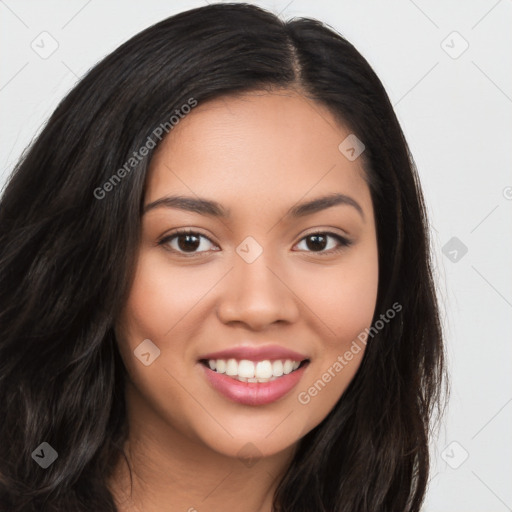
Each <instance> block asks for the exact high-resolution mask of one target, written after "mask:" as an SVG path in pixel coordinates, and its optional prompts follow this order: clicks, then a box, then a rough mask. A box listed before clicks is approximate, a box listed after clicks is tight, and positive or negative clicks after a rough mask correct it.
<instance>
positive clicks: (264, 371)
mask: <svg viewBox="0 0 512 512" xmlns="http://www.w3.org/2000/svg"><path fill="white" fill-rule="evenodd" d="M254 376H255V377H256V378H257V379H270V377H272V363H271V362H270V361H260V362H259V363H258V364H257V365H256V370H255V372H254Z"/></svg>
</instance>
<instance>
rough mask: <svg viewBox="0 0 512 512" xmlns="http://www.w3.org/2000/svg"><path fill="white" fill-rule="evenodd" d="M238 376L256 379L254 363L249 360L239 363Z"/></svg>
mask: <svg viewBox="0 0 512 512" xmlns="http://www.w3.org/2000/svg"><path fill="white" fill-rule="evenodd" d="M238 376H239V377H245V378H246V379H252V378H253V377H254V363H253V362H252V361H248V360H247V359H242V360H241V361H240V362H239V363H238Z"/></svg>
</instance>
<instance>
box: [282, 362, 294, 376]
mask: <svg viewBox="0 0 512 512" xmlns="http://www.w3.org/2000/svg"><path fill="white" fill-rule="evenodd" d="M292 370H293V361H290V360H289V359H287V360H286V361H285V362H284V365H283V373H284V374H285V375H288V374H289V373H291V372H292Z"/></svg>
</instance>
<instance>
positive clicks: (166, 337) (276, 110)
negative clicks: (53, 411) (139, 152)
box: [110, 90, 378, 512]
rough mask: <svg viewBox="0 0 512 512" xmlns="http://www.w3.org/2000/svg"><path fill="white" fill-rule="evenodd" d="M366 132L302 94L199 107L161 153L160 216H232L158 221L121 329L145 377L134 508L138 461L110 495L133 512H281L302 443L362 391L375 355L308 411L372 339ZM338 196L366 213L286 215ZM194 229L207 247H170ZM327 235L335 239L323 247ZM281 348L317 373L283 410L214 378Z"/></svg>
mask: <svg viewBox="0 0 512 512" xmlns="http://www.w3.org/2000/svg"><path fill="white" fill-rule="evenodd" d="M350 133H351V132H350V130H349V129H347V128H346V127H344V126H341V125H340V124H339V123H336V122H335V120H334V118H333V116H332V115H331V114H330V112H329V111H328V110H327V109H326V108H325V107H323V106H321V105H319V104H317V103H314V102H313V101H312V100H310V99H306V98H305V97H304V96H302V95H301V94H300V93H298V92H296V91H292V90H280V91H273V92H268V91H261V92H258V93H250V94H244V95H241V96H237V97H234V96H229V97H225V98H222V99H217V100H212V101H210V102H206V103H204V104H199V105H198V106H197V107H196V108H195V109H194V110H193V111H192V112H191V113H190V114H189V115H187V116H186V117H185V118H184V119H183V120H181V121H180V123H179V124H178V125H177V126H176V127H175V128H174V129H173V130H172V132H171V133H170V134H169V135H168V136H167V138H166V139H165V140H164V141H163V143H162V144H161V146H160V147H159V149H158V151H157V153H156V154H155V156H154V157H153V160H152V162H151V166H150V170H149V173H148V177H147V191H146V197H145V201H144V204H145V205H149V204H150V203H152V202H154V201H156V200H158V199H160V198H162V197H165V196H169V195H183V196H189V197H192V198H195V199H197V198H198V197H200V198H206V199H209V200H213V201H216V202H218V203H220V204H221V205H222V206H223V207H224V208H225V209H226V210H229V212H230V216H229V217H226V218H217V217H215V216H211V215H204V214H200V213H196V212H190V211H185V210H181V209H178V208H171V207H166V206H163V205H161V206H159V207H155V208H152V209H149V210H148V211H147V212H146V213H145V214H144V216H143V220H142V222H143V231H142V238H141V245H140V252H139V260H138V263H137V268H136V275H135V280H134V283H133V286H132V289H131V293H130V297H129V299H128V301H127V304H126V307H125V309H124V311H123V314H122V315H121V317H120V318H119V320H118V322H117V325H116V335H117V340H118V343H119V348H120V351H121V355H122V357H123V361H124V363H125V365H126V368H127V370H128V374H129V381H128V382H127V386H126V401H127V407H128V422H129V427H130V436H129V440H128V442H127V445H126V449H125V451H126V452H127V454H128V457H129V459H130V461H131V464H132V468H133V470H134V474H133V488H132V492H131V495H130V481H129V476H128V473H127V470H126V465H125V463H124V461H121V462H120V464H119V466H118V468H117V471H116V474H115V475H114V478H113V479H112V481H111V482H110V485H111V488H112V490H113V492H114V495H115V497H116V501H117V503H118V506H119V509H120V510H122V511H125V512H131V511H141V512H160V511H166V512H169V511H183V512H186V511H189V512H193V511H194V510H197V511H198V512H205V511H210V512H218V511H221V510H237V511H239V512H270V510H271V504H272V498H273V493H274V491H275V488H276V486H277V484H278V481H279V478H280V477H281V476H282V475H283V474H284V472H285V471H286V468H287V466H288V465H289V462H290V460H291V457H292V456H293V453H294V450H295V448H296V446H297V443H298V442H299V440H300V439H301V438H302V437H303V436H304V435H305V434H307V433H308V432H309V431H311V430H312V429H313V428H314V427H315V426H317V425H318V424H319V423H320V422H321V421H322V420H323V419H324V418H325V417H326V415H327V414H328V413H329V411H331V410H332V408H333V407H334V405H335V404H336V402H337V401H338V400H339V398H340V397H341V396H342V394H343V392H344V390H345V389H346V388H347V386H348V384H349V383H350V381H351V380H352V378H353V377H354V375H355V373H356V371H357V369H358V367H359V365H360V362H361V359H362V356H363V353H364V347H363V350H360V351H359V352H358V353H356V354H354V355H353V358H352V359H351V360H350V361H348V362H347V364H346V365H345V366H344V367H343V369H342V371H339V372H337V373H335V374H334V376H332V378H331V379H330V381H329V382H328V384H327V385H326V386H325V387H324V388H323V389H322V390H321V391H320V392H318V393H317V394H316V395H315V396H310V400H309V402H308V403H307V404H305V403H303V402H300V401H299V400H298V396H299V393H300V392H304V391H306V390H308V388H310V386H311V385H312V384H313V383H315V382H316V381H317V380H318V379H319V378H321V377H322V375H323V374H325V372H326V371H327V369H328V368H330V367H331V368H332V366H333V363H335V361H337V360H338V356H339V355H340V354H341V355H342V354H344V353H345V352H346V351H347V350H348V349H349V348H350V346H351V343H352V342H353V340H355V339H356V338H357V336H358V335H359V334H360V333H361V332H362V331H364V329H365V328H367V327H370V325H371V321H372V317H373V314H374V310H375V304H376V298H377V285H378V251H377V240H376V231H375V222H374V211H373V205H372V201H371V196H370V190H369V188H368V185H367V183H366V181H365V180H364V173H363V169H362V166H361V159H356V160H354V161H350V160H349V159H347V158H346V157H345V156H344V155H343V154H342V153H341V152H340V150H339V149H338V145H339V144H340V142H341V141H343V140H344V139H345V138H346V137H347V135H349V134H350ZM333 193H339V194H344V195H346V196H349V197H350V198H352V200H353V201H354V202H355V203H357V205H359V207H360V211H359V209H358V208H357V207H356V206H354V205H353V204H348V203H344V204H337V205H335V206H331V207H328V208H323V209H321V210H319V211H316V212H314V213H310V214H308V215H304V216H300V217H293V216H292V215H286V212H287V211H288V210H289V209H290V208H291V207H293V206H297V204H299V203H303V202H307V201H311V200H313V199H316V198H318V197H320V196H324V195H327V194H333ZM178 228H189V229H190V230H192V231H194V232H195V233H196V235H195V236H196V237H198V239H197V248H196V249H194V250H191V251H187V249H188V247H190V246H189V245H187V244H186V242H187V240H186V239H185V238H186V237H185V236H184V235H181V236H179V237H175V238H173V239H167V241H165V243H162V244H160V245H159V244H158V242H159V241H160V240H162V239H163V238H165V237H167V236H169V235H172V234H173V232H174V231H175V230H176V229H178ZM329 232H330V233H334V234H335V235H339V236H341V237H344V238H346V239H348V240H349V241H350V242H351V244H350V245H348V246H343V245H341V244H340V242H339V241H338V240H337V239H336V238H335V237H333V236H332V235H330V234H327V233H329ZM313 233H324V235H323V237H324V238H323V240H321V242H322V241H323V244H324V245H323V246H321V245H320V246H319V245H318V243H317V244H315V240H312V238H311V236H310V235H311V234H313ZM247 237H252V239H254V240H255V241H256V242H257V246H259V247H261V249H262V253H261V254H260V255H259V257H257V258H256V259H255V260H254V261H252V262H250V263H248V262H247V261H246V260H245V259H244V258H242V257H241V256H240V255H239V253H237V251H236V249H237V247H239V246H240V244H241V243H242V242H243V241H244V240H245V239H246V238H247ZM180 241H181V243H180ZM257 246H256V245H254V246H251V248H250V251H255V250H256V248H257ZM189 254H192V256H189ZM145 339H149V340H151V341H152V342H153V343H154V344H155V345H156V346H157V347H158V348H159V349H160V351H161V352H160V356H159V357H158V358H156V359H155V360H154V362H153V363H152V364H151V365H149V366H145V365H143V364H141V362H140V361H139V360H138V359H137V358H136V357H135V356H134V350H135V349H136V347H137V346H139V344H140V343H141V342H142V341H143V340H145ZM269 344H277V345H280V346H282V347H285V348H288V349H291V350H294V351H298V352H300V353H302V354H306V355H307V357H308V359H309V361H310V362H309V365H308V366H307V368H306V369H305V372H304V374H303V377H302V378H301V380H300V382H299V383H298V385H297V386H296V387H295V388H294V389H293V390H292V391H291V392H289V393H288V394H287V395H285V396H284V397H282V398H280V399H279V400H277V401H275V402H272V403H270V404H267V405H258V406H251V405H245V404H240V403H237V402H234V401H232V400H230V399H228V398H226V397H225V396H223V395H222V394H220V393H219V392H218V391H216V390H215V389H213V388H212V386H211V385H210V384H209V382H208V381H207V380H206V379H205V377H204V373H205V372H204V367H202V366H201V363H200V362H199V358H200V356H201V355H203V354H206V353H209V352H214V351H219V350H223V349H226V348H230V347H233V346H239V345H245V346H264V345H269ZM331 374H332V371H331ZM248 443H251V444H248ZM244 447H245V448H244ZM248 447H249V448H248ZM240 450H245V451H242V454H244V453H245V452H247V450H249V452H250V453H249V454H248V455H249V457H250V456H251V455H254V456H255V457H256V460H255V461H252V462H251V461H247V460H246V459H245V458H244V457H243V456H241V454H240ZM251 450H252V452H251Z"/></svg>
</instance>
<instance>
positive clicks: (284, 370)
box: [208, 358, 300, 382]
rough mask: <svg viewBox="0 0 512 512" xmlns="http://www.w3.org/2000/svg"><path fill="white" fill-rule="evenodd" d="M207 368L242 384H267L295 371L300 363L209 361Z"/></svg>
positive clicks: (243, 360)
mask: <svg viewBox="0 0 512 512" xmlns="http://www.w3.org/2000/svg"><path fill="white" fill-rule="evenodd" d="M208 366H209V368H210V369H211V370H213V371H216V372H217V373H225V374H226V375H228V376H229V377H232V378H234V379H237V380H240V381H242V382H269V381H272V380H275V379H277V378H279V377H282V376H283V375H288V374H289V373H291V372H292V371H294V370H296V369H297V368H298V367H299V366H300V361H292V360H291V359H285V360H276V361H270V360H268V359H265V360H263V361H257V362H254V361H249V360H248V359H242V360H240V361H237V360H236V359H233V358H231V359H228V360H226V359H210V360H209V361H208Z"/></svg>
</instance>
